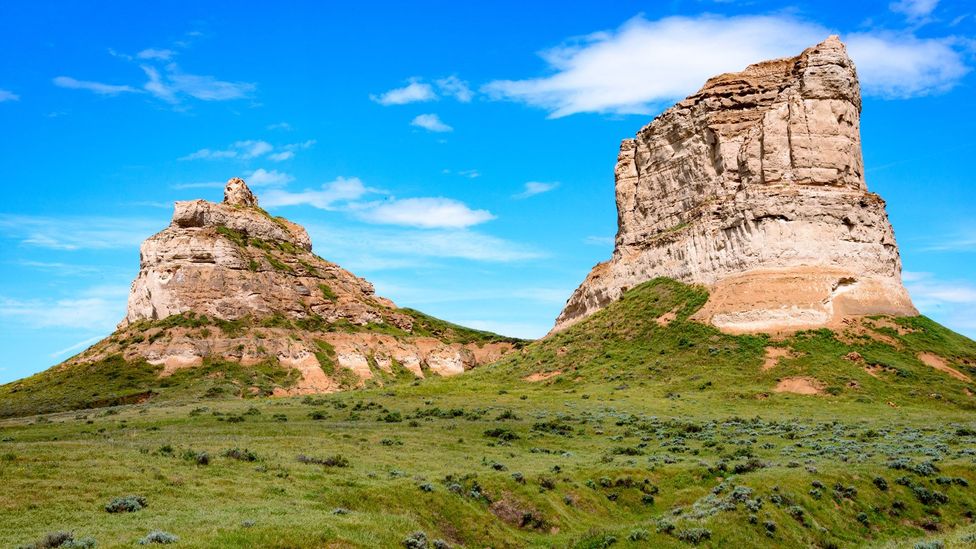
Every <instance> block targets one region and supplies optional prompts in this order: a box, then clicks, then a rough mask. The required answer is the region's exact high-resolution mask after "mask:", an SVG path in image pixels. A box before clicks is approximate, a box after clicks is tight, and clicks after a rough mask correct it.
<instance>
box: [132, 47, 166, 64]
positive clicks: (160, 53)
mask: <svg viewBox="0 0 976 549" xmlns="http://www.w3.org/2000/svg"><path fill="white" fill-rule="evenodd" d="M174 55H176V53H175V52H174V51H173V50H167V49H157V48H146V49H144V50H142V51H140V52H139V53H137V54H136V57H137V58H139V59H158V60H160V61H169V60H170V59H171V58H172V57H173V56H174Z"/></svg>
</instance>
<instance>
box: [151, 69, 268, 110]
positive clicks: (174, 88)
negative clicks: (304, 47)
mask: <svg viewBox="0 0 976 549" xmlns="http://www.w3.org/2000/svg"><path fill="white" fill-rule="evenodd" d="M140 67H141V68H142V70H143V71H144V72H145V73H146V76H147V77H148V78H149V81H148V82H146V83H145V84H144V85H143V88H144V89H145V90H146V91H148V92H149V93H151V94H153V95H154V96H156V97H158V98H159V99H162V100H163V101H166V102H168V103H177V102H179V100H180V96H181V95H188V96H190V97H193V98H196V99H200V100H201V101H227V100H231V99H243V98H245V97H247V96H248V95H249V94H250V93H251V92H253V91H254V90H255V89H256V86H255V85H254V84H252V83H250V82H228V81H224V80H218V79H216V78H214V77H213V76H207V75H198V74H187V73H184V72H182V71H181V70H180V68H179V66H177V65H176V64H175V63H170V64H168V65H166V72H165V75H164V74H162V73H160V71H159V70H157V69H156V68H155V67H152V66H149V65H141V66H140Z"/></svg>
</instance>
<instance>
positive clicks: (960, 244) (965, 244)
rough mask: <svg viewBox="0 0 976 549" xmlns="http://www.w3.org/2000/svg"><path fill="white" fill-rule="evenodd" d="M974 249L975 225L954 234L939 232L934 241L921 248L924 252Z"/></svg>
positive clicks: (975, 239)
mask: <svg viewBox="0 0 976 549" xmlns="http://www.w3.org/2000/svg"><path fill="white" fill-rule="evenodd" d="M973 250H976V227H972V228H967V229H963V230H961V231H959V232H956V233H955V234H940V235H939V236H938V239H937V240H936V241H935V243H933V244H930V245H928V246H925V247H923V248H922V251H924V252H951V251H962V252H967V251H973Z"/></svg>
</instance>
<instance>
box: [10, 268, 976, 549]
mask: <svg viewBox="0 0 976 549" xmlns="http://www.w3.org/2000/svg"><path fill="white" fill-rule="evenodd" d="M706 297H707V295H706V294H705V292H704V290H701V289H699V288H696V287H691V286H685V285H681V284H678V283H675V282H671V281H668V280H664V279H657V280H654V281H651V282H649V283H646V284H644V285H642V286H639V287H638V288H635V289H634V290H631V291H630V292H628V293H627V294H626V295H625V296H624V298H623V299H622V300H620V301H619V302H617V303H615V304H613V305H611V306H609V307H607V308H606V309H604V310H603V311H601V312H599V313H597V314H595V315H593V316H592V317H590V318H589V319H587V320H585V321H583V322H581V323H579V324H577V325H575V326H573V327H571V328H569V329H568V330H566V331H564V332H561V333H559V334H557V335H555V336H552V337H549V338H547V339H545V340H542V341H538V342H534V343H529V344H525V345H524V347H522V349H521V350H519V351H516V352H515V353H513V354H510V355H508V356H507V357H506V358H504V359H502V360H501V361H499V362H497V363H495V364H493V365H491V366H487V367H482V368H479V369H476V370H474V371H471V372H468V373H466V374H464V375H462V376H458V377H453V378H437V377H436V376H435V377H433V378H430V379H426V380H422V381H412V380H410V379H409V378H408V377H407V376H395V377H390V376H387V377H386V378H385V379H384V380H383V383H384V385H383V386H382V387H373V388H369V389H363V390H355V391H348V392H343V393H336V394H332V395H327V396H310V397H295V398H267V397H247V398H239V397H232V396H228V395H234V394H240V393H244V394H246V393H247V392H246V391H241V390H240V389H241V387H244V386H247V385H248V384H252V385H253V384H255V383H258V382H259V381H260V380H256V378H254V377H253V376H257V377H261V376H263V375H273V374H265V373H261V372H257V373H254V372H252V373H251V374H249V373H247V372H243V373H241V372H237V373H235V374H233V375H231V374H228V375H224V376H221V375H213V372H214V371H215V368H211V369H209V370H207V369H204V370H201V372H205V373H208V374H209V375H197V376H195V377H190V374H184V375H185V376H187V377H186V378H185V379H184V381H185V383H183V384H182V385H178V386H177V385H174V384H173V383H172V382H169V381H165V380H160V379H159V378H158V377H156V375H155V371H154V370H153V367H151V366H149V365H145V364H142V365H134V364H128V365H127V364H124V363H120V361H114V362H113V361H107V362H106V363H105V364H103V365H102V367H104V368H105V369H106V370H107V371H109V372H114V374H112V375H104V376H102V377H99V375H98V372H88V373H87V374H86V376H79V375H73V374H72V373H71V372H70V371H64V370H61V371H58V370H57V369H52V370H49V371H48V372H45V373H42V374H38V375H37V376H34V377H33V378H28V379H27V380H24V381H22V382H16V383H12V384H8V385H5V386H3V387H0V415H2V416H15V415H16V416H23V417H8V418H7V419H4V420H0V486H2V490H0V546H2V547H17V546H34V547H53V546H58V545H57V544H58V540H55V539H54V537H56V536H53V537H51V539H49V540H44V539H43V538H44V537H45V536H46V535H47V534H53V533H56V532H71V533H73V537H74V540H75V541H74V545H71V542H69V543H65V544H62V545H60V546H62V547H69V546H75V547H78V546H86V545H85V544H86V543H88V541H86V540H85V538H91V539H93V540H94V541H95V542H97V546H98V547H118V546H133V545H135V544H137V543H139V541H140V540H144V538H147V535H148V534H149V533H150V532H151V531H162V532H165V533H168V534H172V536H175V537H176V538H178V541H177V543H178V545H177V546H180V547H255V546H262V547H265V546H267V547H404V546H405V547H428V546H429V547H448V546H449V547H610V546H613V547H628V546H635V547H636V546H644V547H647V546H650V547H688V546H691V545H698V546H702V547H757V546H790V547H823V548H826V547H851V546H869V547H920V548H935V547H943V546H944V547H970V546H976V525H974V524H973V519H974V515H973V513H974V512H976V491H974V490H976V468H974V466H976V414H974V410H976V397H974V396H973V395H974V392H976V384H974V383H973V382H972V381H971V379H972V378H974V377H976V342H973V341H971V340H969V339H967V338H965V337H962V336H959V335H957V334H955V333H953V332H951V331H949V330H947V329H945V328H942V327H941V326H939V325H937V324H935V323H933V322H931V321H930V320H928V319H925V318H924V317H915V318H898V319H889V318H875V319H866V320H864V321H863V322H861V323H857V324H853V325H851V326H850V327H849V328H848V329H846V330H844V331H842V332H837V333H835V332H831V331H828V330H817V331H809V332H802V333H799V334H796V335H793V336H790V337H786V338H780V339H777V338H770V337H767V336H730V335H724V334H722V333H720V332H718V331H717V330H715V329H714V328H711V327H709V326H705V325H703V324H698V323H694V322H690V321H688V320H687V318H688V316H689V315H690V314H692V313H693V312H694V311H695V310H697V309H698V308H699V307H701V305H702V304H703V303H704V301H705V300H706ZM323 355H324V356H323V357H320V360H323V361H328V359H329V357H328V356H327V355H328V353H327V349H323ZM933 357H934V358H933ZM211 366H212V367H213V366H214V365H211ZM126 368H132V370H131V371H132V372H133V373H132V374H131V375H129V376H128V377H126V376H125V375H124V372H125V371H126ZM238 368H240V367H238ZM96 370H97V367H96ZM147 372H148V374H147ZM120 373H122V374H123V375H120ZM149 374H152V375H149ZM252 374H253V375H252ZM248 375H252V377H251V378H247V376H248ZM82 377H84V379H93V380H97V382H98V383H102V382H103V380H109V379H110V380H113V381H112V383H115V384H116V385H114V386H111V387H109V389H110V392H112V394H111V395H108V397H110V398H106V395H105V394H103V393H104V390H105V389H104V387H101V388H97V389H96V388H93V387H86V386H85V385H84V382H83V381H82ZM244 378H247V379H244ZM167 379H169V378H167ZM278 381H279V382H282V383H287V379H285V378H283V379H279V380H278ZM104 383H109V382H108V381H105V382H104ZM25 387H30V388H32V390H33V391H36V393H37V394H38V395H39V396H38V398H39V400H42V401H43V402H44V403H45V406H46V407H49V406H50V405H51V404H50V403H51V402H52V401H53V400H52V399H53V398H54V397H53V396H52V395H54V394H57V393H58V392H59V391H60V392H61V393H63V396H64V398H65V401H66V402H77V401H79V399H80V398H81V397H79V396H78V394H76V393H85V394H86V395H89V396H90V395H91V394H98V398H99V399H102V401H103V402H106V403H113V402H126V401H127V400H126V399H127V397H128V396H130V395H138V394H148V392H149V391H152V394H153V395H154V396H153V397H152V398H150V399H149V400H148V401H145V402H142V403H138V404H129V405H122V406H116V407H103V408H96V409H87V410H80V411H78V410H76V411H61V412H54V413H49V414H47V415H40V416H27V414H28V413H30V410H29V406H30V402H31V400H30V398H29V395H26V396H25V394H24V393H25V392H30V391H25ZM777 387H779V388H780V389H781V390H782V389H790V390H792V391H800V392H803V393H811V394H797V393H794V392H778V391H777V390H775V389H776V388H777ZM100 391H101V392H100ZM82 400H83V399H82ZM130 400H137V399H130ZM45 409H47V408H45ZM126 496H135V497H133V498H129V499H123V500H119V501H116V502H114V505H110V503H111V502H113V500H115V499H116V498H124V497H126ZM107 506H109V507H110V508H111V510H112V511H117V512H108V510H107ZM170 539H171V538H169V537H168V536H166V535H165V534H157V535H156V536H155V537H153V538H149V539H145V540H144V541H151V540H156V541H167V540H170ZM31 544H34V545H31Z"/></svg>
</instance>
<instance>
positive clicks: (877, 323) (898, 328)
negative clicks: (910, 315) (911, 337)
mask: <svg viewBox="0 0 976 549" xmlns="http://www.w3.org/2000/svg"><path fill="white" fill-rule="evenodd" d="M868 322H870V324H871V327H873V328H889V329H892V330H894V331H895V332H897V333H898V335H906V334H913V333H915V330H912V329H911V328H906V327H904V326H902V325H901V324H898V323H897V322H895V321H894V320H892V319H890V318H887V317H881V318H872V319H869V320H868Z"/></svg>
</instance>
